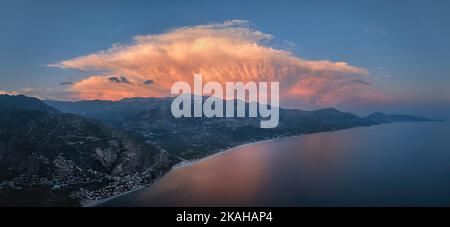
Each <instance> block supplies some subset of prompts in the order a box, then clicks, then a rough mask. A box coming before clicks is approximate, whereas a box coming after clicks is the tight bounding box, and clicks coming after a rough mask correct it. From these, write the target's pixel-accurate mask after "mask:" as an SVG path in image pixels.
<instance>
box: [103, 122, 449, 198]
mask: <svg viewBox="0 0 450 227" xmlns="http://www.w3.org/2000/svg"><path fill="white" fill-rule="evenodd" d="M449 133H450V127H449V124H448V123H442V122H431V123H398V124H390V125H381V126H375V127H367V128H354V129H349V130H343V131H337V132H327V133H320V134H312V135H306V136H303V137H293V138H285V139H281V140H278V141H271V142H265V143H259V144H254V145H250V146H245V147H240V148H237V149H235V150H233V151H230V152H227V153H224V154H222V155H220V156H215V157H212V158H210V159H207V160H204V161H202V162H200V163H197V164H195V165H192V166H189V167H185V168H179V169H175V170H173V171H171V172H170V173H169V174H167V175H166V176H165V177H163V178H162V179H161V180H160V181H158V182H157V183H155V184H153V185H152V186H151V187H149V188H146V189H143V190H140V191H137V192H134V193H131V194H128V195H126V196H122V197H120V198H117V199H114V200H112V201H109V202H107V203H105V204H104V205H105V206H314V205H319V206H323V205H326V206H334V205H350V206H351V205H383V206H386V205H387V206H389V205H450V165H448V163H449V162H450V141H448V139H447V135H449Z"/></svg>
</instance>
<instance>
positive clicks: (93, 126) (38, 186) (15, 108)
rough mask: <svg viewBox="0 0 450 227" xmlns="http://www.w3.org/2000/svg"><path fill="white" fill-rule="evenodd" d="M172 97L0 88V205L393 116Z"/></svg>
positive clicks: (68, 193)
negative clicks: (186, 103)
mask: <svg viewBox="0 0 450 227" xmlns="http://www.w3.org/2000/svg"><path fill="white" fill-rule="evenodd" d="M171 102H172V98H130V99H123V100H120V101H116V102H113V101H79V102H62V101H45V102H43V101H41V100H39V99H37V98H30V97H26V96H23V95H18V96H9V95H0V192H1V193H0V205H70V206H78V205H87V204H89V203H91V202H94V201H98V200H102V199H105V198H108V197H111V196H113V195H117V194H120V193H122V192H126V191H128V190H131V189H134V188H137V187H140V186H143V185H147V184H149V183H151V182H152V181H153V180H154V179H155V178H157V177H159V176H161V175H162V174H164V173H165V172H167V171H168V170H170V168H171V167H172V166H173V165H175V164H176V163H178V162H180V161H181V160H183V159H197V158H202V157H205V156H207V155H210V154H213V153H215V152H218V151H220V150H223V149H226V148H230V147H232V146H235V145H239V144H243V143H248V142H253V141H260V140H264V139H271V138H278V137H284V136H292V135H300V134H306V133H314V132H322V131H330V130H339V129H345V128H350V127H358V126H370V125H376V124H381V123H390V122H398V121H427V119H423V118H418V117H413V116H407V115H385V114H382V113H374V114H371V115H369V116H367V117H364V118H361V117H358V116H356V115H353V114H350V113H344V112H340V111H338V110H336V109H332V108H330V109H322V110H316V111H302V110H292V109H280V123H279V126H278V127H277V128H273V129H261V128H260V127H259V126H260V124H259V121H260V119H258V118H237V117H235V118H179V119H176V118H174V117H173V116H172V114H171V112H170V106H171Z"/></svg>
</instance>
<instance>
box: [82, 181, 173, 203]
mask: <svg viewBox="0 0 450 227" xmlns="http://www.w3.org/2000/svg"><path fill="white" fill-rule="evenodd" d="M164 175H165V174H164ZM151 184H153V183H151ZM151 184H149V185H151ZM149 185H141V186H138V187H136V188H134V189H131V190H129V191H126V192H122V193H119V194H117V195H114V196H111V197H108V198H106V199H102V200H96V201H93V202H91V203H89V204H86V205H82V207H96V206H98V205H101V204H103V203H105V202H108V201H110V200H112V199H115V198H118V197H121V196H124V195H127V194H129V193H132V192H135V191H138V190H141V189H144V188H146V187H148V186H149Z"/></svg>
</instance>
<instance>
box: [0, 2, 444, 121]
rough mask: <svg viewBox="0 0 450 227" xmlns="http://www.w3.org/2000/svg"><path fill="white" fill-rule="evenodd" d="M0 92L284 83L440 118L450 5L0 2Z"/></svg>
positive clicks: (325, 97) (103, 95) (102, 95)
mask: <svg viewBox="0 0 450 227" xmlns="http://www.w3.org/2000/svg"><path fill="white" fill-rule="evenodd" d="M0 6H1V7H0V93H9V94H20V93H23V94H26V95H30V96H36V97H39V98H42V99H54V100H80V99H111V100H118V99H121V98H125V97H129V96H131V97H134V96H166V95H167V92H168V90H169V89H170V84H171V83H173V82H175V81H178V80H189V78H191V77H192V73H194V72H198V71H201V73H203V74H204V77H205V80H210V81H213V80H214V81H220V82H224V81H227V80H230V79H233V80H240V81H252V80H272V81H274V80H279V81H280V85H281V98H282V102H281V103H282V105H283V106H285V107H292V108H302V109H314V108H321V107H327V106H336V107H339V108H343V109H344V110H350V111H355V112H360V113H365V112H368V111H387V112H411V113H419V114H424V115H433V114H434V115H436V113H438V112H442V111H448V112H450V109H449V108H448V107H449V106H450V89H448V88H447V86H448V85H449V84H450V76H449V72H450V64H449V63H450V62H449V59H450V44H449V41H448V40H450V14H449V13H448V12H450V2H449V1H445V0H443V1H437V0H433V1H418V0H408V1H406V0H398V1H332V0H329V1H264V0H263V1H229V0H228V1H214V0H213V1H198V0H197V1H196V0H193V1H113V0H109V1H48V0H41V1H38V2H36V1H31V0H29V1H23V0H14V1H12V0H2V1H1V2H0Z"/></svg>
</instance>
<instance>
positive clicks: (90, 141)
mask: <svg viewBox="0 0 450 227" xmlns="http://www.w3.org/2000/svg"><path fill="white" fill-rule="evenodd" d="M176 161H177V160H173V158H170V157H169V155H168V154H167V153H166V152H164V151H162V150H161V149H159V148H158V147H156V146H153V145H151V144H148V143H145V142H144V141H143V140H141V139H140V138H138V137H135V136H133V135H130V134H129V133H127V132H124V131H122V130H118V129H113V128H110V127H107V126H105V125H104V124H102V123H100V122H97V121H93V120H88V119H85V118H83V117H80V116H77V115H74V114H64V113H61V112H60V111H58V110H56V109H54V108H52V107H49V106H47V105H46V104H44V103H43V102H41V101H40V100H38V99H35V98H28V97H25V96H8V95H0V173H1V174H0V189H2V190H0V191H2V193H0V205H5V204H2V203H8V201H9V200H12V199H2V198H5V197H14V195H15V194H18V193H15V192H16V191H18V192H22V193H23V191H26V190H30V188H33V187H37V188H39V190H44V191H46V193H47V194H49V195H51V194H52V191H55V190H56V192H55V193H56V194H57V193H59V192H61V191H65V192H66V193H62V194H65V195H64V196H61V195H60V196H57V198H52V196H48V197H46V198H43V199H42V201H36V204H33V203H32V204H26V201H23V202H24V203H25V204H24V205H39V203H45V204H47V205H51V204H52V203H59V202H61V201H60V198H63V197H64V198H65V199H64V200H65V201H70V204H71V205H73V204H77V203H78V202H80V201H84V202H88V201H90V200H96V199H102V198H103V197H107V196H110V195H111V194H113V193H119V192H121V191H125V190H126V189H128V187H134V186H139V185H142V184H146V183H149V182H150V181H151V180H153V179H154V178H156V177H157V176H159V175H161V173H163V172H165V171H167V170H168V169H169V168H170V167H171V166H172V165H173V163H174V162H176ZM130 177H132V178H133V179H132V181H133V182H131V183H130V180H125V179H127V178H130ZM110 185H115V186H116V189H112V190H113V191H111V190H109V191H108V192H107V193H106V192H105V193H101V190H104V188H105V187H107V186H110ZM119 186H122V187H123V189H122V190H117V187H119ZM83 187H84V188H83ZM86 187H87V188H89V187H90V188H91V189H90V190H88V191H87V192H86V191H84V194H83V193H82V192H81V188H83V190H84V189H85V188H86ZM45 188H47V189H48V190H45ZM114 190H116V191H114ZM31 191H33V190H31ZM91 191H94V192H95V191H99V192H98V193H94V194H95V195H96V198H90V197H92V196H89V193H90V192H91ZM55 193H53V194H55ZM19 194H20V193H19ZM60 194H61V193H60ZM58 201H59V202H58ZM10 202H11V203H15V202H17V201H14V200H12V201H10ZM62 204H64V202H62Z"/></svg>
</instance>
